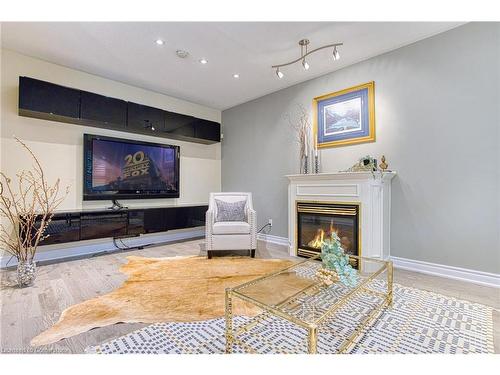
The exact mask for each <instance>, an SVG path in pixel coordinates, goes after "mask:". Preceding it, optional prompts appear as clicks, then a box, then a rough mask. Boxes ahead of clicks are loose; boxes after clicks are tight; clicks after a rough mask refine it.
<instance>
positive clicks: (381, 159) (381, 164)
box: [378, 155, 389, 172]
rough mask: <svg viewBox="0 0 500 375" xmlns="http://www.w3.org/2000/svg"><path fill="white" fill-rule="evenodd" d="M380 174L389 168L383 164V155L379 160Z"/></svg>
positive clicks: (386, 164)
mask: <svg viewBox="0 0 500 375" xmlns="http://www.w3.org/2000/svg"><path fill="white" fill-rule="evenodd" d="M378 167H379V168H380V170H381V171H382V172H385V171H386V170H387V168H389V164H388V163H386V162H385V155H382V157H381V158H380V164H379V166H378Z"/></svg>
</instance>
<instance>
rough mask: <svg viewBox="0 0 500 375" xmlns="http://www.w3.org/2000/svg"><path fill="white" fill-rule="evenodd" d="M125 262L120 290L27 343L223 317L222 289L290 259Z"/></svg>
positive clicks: (240, 307)
mask: <svg viewBox="0 0 500 375" xmlns="http://www.w3.org/2000/svg"><path fill="white" fill-rule="evenodd" d="M127 259H128V263H127V264H125V265H123V266H121V267H120V271H121V272H123V273H125V274H127V275H128V276H129V277H128V279H127V280H126V281H125V282H124V283H123V285H122V286H120V287H119V288H118V289H116V290H114V291H112V292H110V293H108V294H105V295H103V296H100V297H97V298H93V299H90V300H88V301H85V302H82V303H79V304H77V305H73V306H71V307H69V308H67V309H66V310H64V311H63V312H62V314H61V317H60V318H59V321H58V322H57V323H56V324H54V325H53V326H52V327H51V328H49V329H48V330H46V331H44V332H42V333H41V334H40V335H38V336H36V337H35V338H33V340H31V345H33V346H39V345H46V344H51V343H54V342H57V341H59V340H62V339H64V338H68V337H71V336H74V335H77V334H79V333H82V332H86V331H89V330H91V329H93V328H97V327H104V326H107V325H111V324H116V323H156V322H190V321H200V320H207V319H212V318H218V317H221V316H223V315H224V304H225V298H224V293H225V289H226V288H228V287H234V286H237V285H239V284H242V283H244V282H247V281H249V280H252V279H255V278H257V277H260V276H263V275H265V274H268V273H270V272H274V271H278V270H280V269H283V268H286V267H288V266H289V265H291V264H292V261H290V260H283V259H252V258H247V257H244V258H243V257H241V258H239V257H238V258H232V257H221V258H213V259H206V258H204V257H197V256H195V257H173V258H143V257H137V256H129V257H127ZM285 275H286V274H285ZM294 280H296V279H294ZM282 281H283V282H284V284H283V285H284V286H286V289H287V290H288V291H289V290H290V288H292V289H295V288H297V290H299V289H300V288H301V287H303V285H292V284H293V283H290V280H286V278H285V279H283V280H282ZM294 282H295V281H294ZM281 289H283V288H281ZM279 291H280V288H276V289H273V293H275V294H279ZM282 291H283V292H286V291H285V290H282ZM268 292H269V291H266V290H263V291H262V293H268ZM233 308H234V313H235V314H236V315H246V316H254V315H256V314H257V313H258V312H259V311H258V309H256V308H255V307H253V306H251V305H249V304H245V303H243V302H241V303H237V304H235V306H234V307H233Z"/></svg>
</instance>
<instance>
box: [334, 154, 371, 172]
mask: <svg viewBox="0 0 500 375" xmlns="http://www.w3.org/2000/svg"><path fill="white" fill-rule="evenodd" d="M376 170H377V159H374V158H373V157H371V156H370V155H366V156H364V157H362V158H361V159H359V161H358V162H357V163H356V164H354V165H353V166H352V167H350V168H348V169H346V170H345V171H342V172H375V171H376Z"/></svg>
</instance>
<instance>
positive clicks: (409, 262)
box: [390, 256, 500, 288]
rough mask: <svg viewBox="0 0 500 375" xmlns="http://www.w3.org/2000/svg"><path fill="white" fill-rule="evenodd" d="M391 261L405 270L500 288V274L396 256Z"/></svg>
mask: <svg viewBox="0 0 500 375" xmlns="http://www.w3.org/2000/svg"><path fill="white" fill-rule="evenodd" d="M390 259H391V260H392V262H393V264H394V267H396V268H400V269H403V270H408V271H415V272H420V273H425V274H428V275H434V276H441V277H446V278H448V279H455V280H461V281H467V282H470V283H474V284H481V285H486V286H492V287H495V288H500V274H496V273H490V272H483V271H475V270H471V269H467V268H460V267H452V266H446V265H444V264H436V263H429V262H423V261H420V260H413V259H406V258H399V257H394V256H391V257H390Z"/></svg>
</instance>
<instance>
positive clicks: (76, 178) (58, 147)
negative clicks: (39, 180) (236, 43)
mask: <svg viewBox="0 0 500 375" xmlns="http://www.w3.org/2000/svg"><path fill="white" fill-rule="evenodd" d="M19 76H28V77H33V78H37V79H41V80H45V81H49V82H53V83H56V84H61V85H64V86H69V87H75V88H79V89H82V90H87V91H91V92H95V93H98V94H103V95H108V96H111V97H115V98H119V99H124V100H128V101H133V102H136V103H141V104H146V105H149V106H152V107H157V108H162V109H165V110H169V111H173V112H177V113H182V114H187V115H193V116H197V117H200V118H204V119H207V120H212V121H218V122H220V120H221V112H220V111H219V110H216V109H212V108H208V107H204V106H201V105H198V104H194V103H190V102H187V101H184V100H180V99H176V98H173V97H169V96H166V95H162V94H159V93H155V92H151V91H147V90H144V89H140V88H137V87H133V86H129V85H126V84H123V83H120V82H116V81H111V80H108V79H105V78H102V77H98V76H94V75H91V74H87V73H84V72H81V71H77V70H73V69H69V68H66V67H62V66H59V65H55V64H52V63H48V62H45V61H42V60H39V59H36V58H31V57H28V56H24V55H21V54H18V53H16V52H13V51H10V50H5V49H3V50H2V51H1V106H0V111H1V116H0V121H1V130H0V136H1V138H0V148H1V152H0V162H1V170H2V171H3V172H4V173H6V174H7V175H9V176H15V173H16V172H17V171H19V170H20V169H22V168H29V167H30V159H29V157H28V155H27V154H26V153H25V152H24V151H23V150H22V149H21V148H20V147H19V145H18V144H17V143H16V142H15V141H14V139H13V135H16V136H17V137H18V138H20V139H22V140H23V141H25V142H26V144H27V145H28V146H29V147H30V148H31V149H32V150H33V152H34V153H35V154H36V155H37V157H38V158H39V159H40V161H41V163H42V165H43V166H44V167H45V172H46V174H47V176H48V180H49V181H54V180H55V179H56V178H60V179H61V183H62V186H66V185H69V186H70V187H71V192H70V194H69V196H68V197H67V199H66V200H65V201H64V202H63V204H62V205H61V207H60V209H62V210H64V209H79V208H82V207H106V206H109V205H110V202H108V201H95V202H83V201H82V188H83V182H82V179H83V176H82V170H83V134H84V133H91V134H99V135H108V136H114V137H122V138H129V139H137V140H142V141H152V142H157V143H166V144H175V145H179V146H180V150H181V159H180V164H181V169H180V170H181V181H180V183H181V194H180V198H179V199H148V200H133V201H127V202H126V204H127V205H128V206H140V205H166V204H182V203H207V202H208V193H209V192H211V191H220V188H221V157H220V152H221V146H220V143H217V144H213V145H202V144H196V143H190V142H183V141H176V140H170V139H164V138H156V137H150V136H142V135H136V134H130V133H124V132H119V131H111V130H102V129H98V128H92V127H83V126H79V125H72V124H65V123H58V122H52V121H46V120H39V119H32V118H27V117H21V116H19V115H18V86H19Z"/></svg>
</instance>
